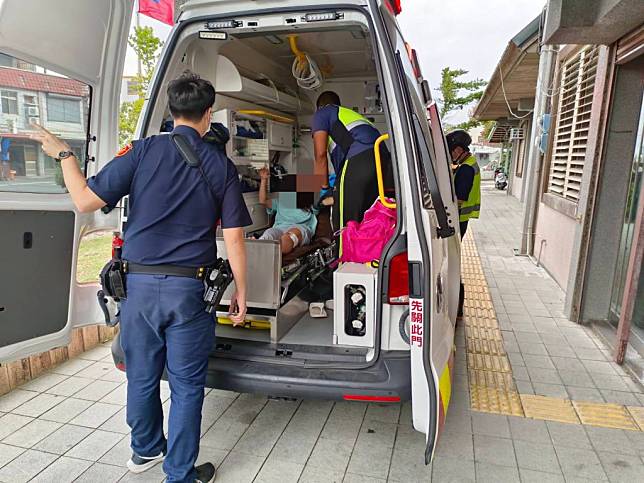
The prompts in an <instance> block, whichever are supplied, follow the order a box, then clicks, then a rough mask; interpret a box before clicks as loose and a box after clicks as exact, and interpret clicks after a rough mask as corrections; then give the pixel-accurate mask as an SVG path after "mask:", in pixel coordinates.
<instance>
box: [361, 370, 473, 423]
mask: <svg viewBox="0 0 644 483" xmlns="http://www.w3.org/2000/svg"><path fill="white" fill-rule="evenodd" d="M466 380H467V379H466ZM400 407H401V405H400V404H387V403H381V404H379V403H370V404H369V405H368V406H367V412H366V414H365V419H369V420H373V421H382V422H384V423H397V422H398V418H399V417H400Z"/></svg>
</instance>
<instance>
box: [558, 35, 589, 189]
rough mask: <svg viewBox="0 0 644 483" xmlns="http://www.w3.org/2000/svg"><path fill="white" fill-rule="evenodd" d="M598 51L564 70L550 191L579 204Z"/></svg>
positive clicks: (567, 64)
mask: <svg viewBox="0 0 644 483" xmlns="http://www.w3.org/2000/svg"><path fill="white" fill-rule="evenodd" d="M598 50H599V49H598V47H597V46H588V47H584V48H583V49H581V50H580V51H579V52H578V53H577V54H575V55H574V56H573V57H572V58H570V59H568V60H567V61H566V62H565V63H564V64H563V66H562V67H561V69H562V70H561V83H560V86H559V106H558V109H557V125H556V126H557V127H556V131H555V138H554V143H553V148H552V157H551V162H550V177H549V180H548V191H549V192H550V193H554V194H556V195H559V196H562V197H564V198H566V199H568V200H571V201H574V202H578V201H579V193H580V191H581V177H582V174H583V170H584V161H585V158H586V147H587V143H588V131H589V128H590V116H591V111H592V104H593V91H594V88H595V77H596V74H597V57H598V55H597V54H598Z"/></svg>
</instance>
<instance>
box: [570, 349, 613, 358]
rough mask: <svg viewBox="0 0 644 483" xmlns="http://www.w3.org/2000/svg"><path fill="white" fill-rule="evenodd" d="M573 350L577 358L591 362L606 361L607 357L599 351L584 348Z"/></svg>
mask: <svg viewBox="0 0 644 483" xmlns="http://www.w3.org/2000/svg"><path fill="white" fill-rule="evenodd" d="M573 350H574V351H575V354H577V357H579V358H580V359H583V360H589V361H605V360H606V357H605V356H604V354H603V353H602V351H600V350H599V349H587V348H584V347H574V348H573Z"/></svg>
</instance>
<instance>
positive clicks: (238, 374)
mask: <svg viewBox="0 0 644 483" xmlns="http://www.w3.org/2000/svg"><path fill="white" fill-rule="evenodd" d="M112 357H113V359H114V363H115V364H116V365H117V367H119V368H121V369H122V368H123V367H124V362H125V360H124V354H123V350H122V349H121V345H120V343H119V337H118V335H117V336H116V337H115V338H114V341H113V342H112ZM206 386H208V387H212V388H216V389H225V390H229V391H235V392H242V393H253V394H263V395H266V396H274V397H288V398H305V399H326V400H343V399H347V396H353V397H351V398H350V399H366V400H369V399H370V398H387V399H388V400H389V401H392V402H393V401H397V400H401V401H406V400H408V399H410V398H411V371H410V361H409V353H408V352H405V351H381V353H380V358H379V359H378V361H376V362H375V363H374V364H373V365H372V366H371V367H369V368H366V369H350V370H349V369H347V370H338V369H324V368H321V369H320V368H315V369H307V368H304V367H302V366H300V365H295V364H285V363H281V364H278V363H270V362H254V361H246V360H240V359H232V358H225V357H217V356H215V355H213V356H211V357H210V360H209V362H208V375H207V376H206Z"/></svg>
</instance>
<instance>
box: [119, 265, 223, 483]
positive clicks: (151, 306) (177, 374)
mask: <svg viewBox="0 0 644 483" xmlns="http://www.w3.org/2000/svg"><path fill="white" fill-rule="evenodd" d="M126 283H127V299H126V300H124V301H123V302H122V304H121V332H120V341H121V346H122V347H123V351H124V352H125V366H126V373H127V423H128V425H129V426H130V428H132V450H133V451H134V452H135V453H136V454H137V455H139V456H142V457H152V456H157V455H159V454H160V453H161V452H166V450H167V456H166V459H165V461H164V463H163V470H164V471H165V473H166V475H167V477H168V478H167V481H168V482H191V483H192V482H193V481H194V479H195V477H196V473H195V470H194V464H195V461H196V459H197V455H198V453H199V435H200V429H201V409H202V405H203V399H204V386H205V382H206V371H207V368H208V355H209V353H210V351H211V350H212V347H213V345H214V342H215V322H214V318H213V317H212V315H209V314H207V313H206V312H205V310H204V309H205V303H204V302H203V300H202V297H203V282H201V281H199V280H197V279H191V278H187V277H175V276H167V275H149V274H128V275H127V279H126ZM164 370H165V371H167V379H168V382H169V383H170V391H171V406H170V417H169V424H168V439H167V441H166V438H165V436H164V434H163V410H162V408H161V398H160V393H159V382H160V380H161V376H162V375H163V372H164Z"/></svg>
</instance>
